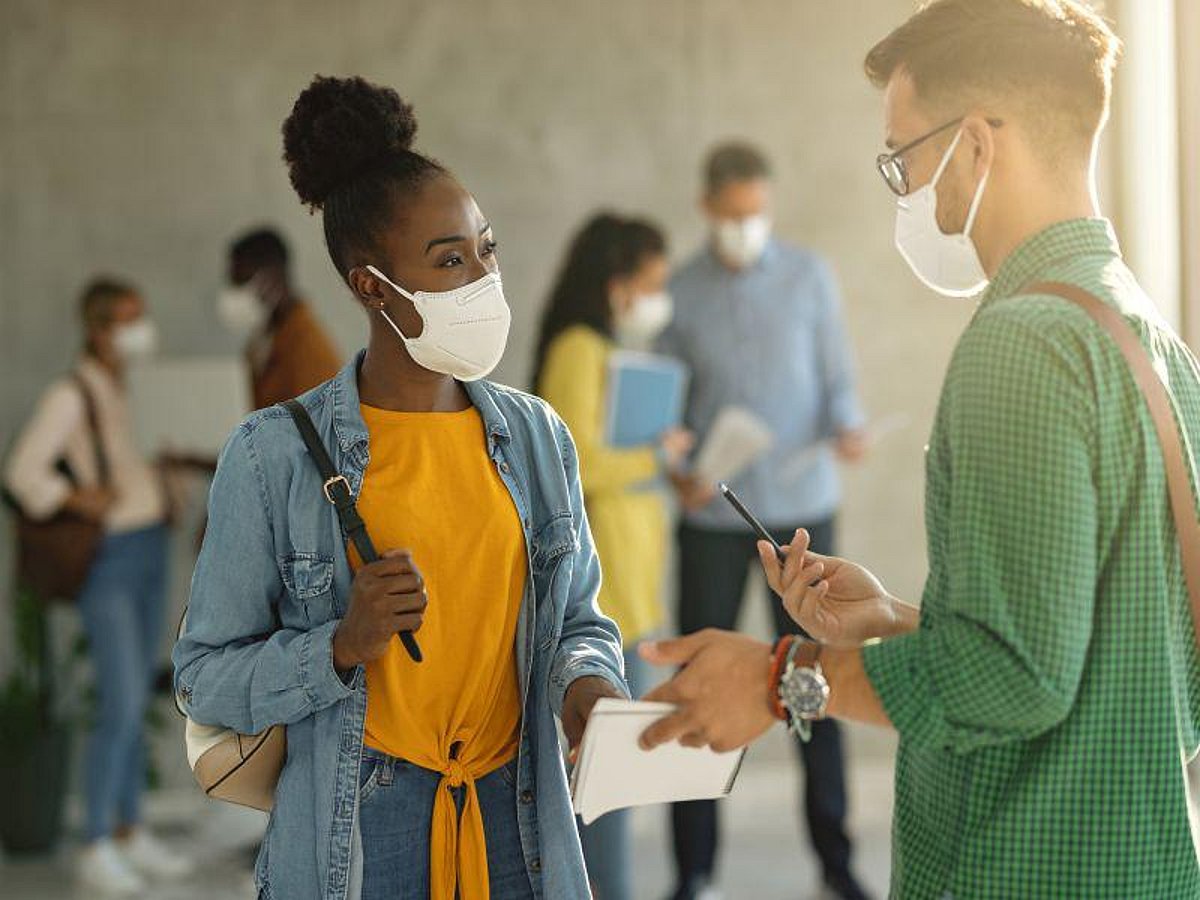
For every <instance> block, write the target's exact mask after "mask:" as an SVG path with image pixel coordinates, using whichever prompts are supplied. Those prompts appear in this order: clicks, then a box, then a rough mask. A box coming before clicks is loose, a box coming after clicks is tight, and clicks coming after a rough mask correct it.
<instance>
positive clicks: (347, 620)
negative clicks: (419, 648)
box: [333, 550, 429, 672]
mask: <svg viewBox="0 0 1200 900" xmlns="http://www.w3.org/2000/svg"><path fill="white" fill-rule="evenodd" d="M428 605H429V597H428V595H427V594H426V593H425V579H423V578H422V577H421V573H420V571H418V569H417V567H416V565H415V564H414V563H413V561H412V556H411V555H410V554H409V552H408V551H407V550H389V551H388V552H387V553H385V554H383V556H382V558H381V559H379V560H377V561H376V562H373V563H371V564H369V565H365V566H362V567H361V568H360V569H359V570H358V571H357V572H355V573H354V584H353V586H352V588H351V590H350V607H349V609H347V610H346V615H345V617H344V618H343V619H342V621H341V624H340V625H338V628H337V631H336V632H335V633H334V635H333V666H334V668H335V669H337V670H338V672H346V671H347V670H348V669H351V668H353V667H354V666H356V665H358V664H359V663H365V662H371V661H372V660H375V659H378V658H379V657H381V656H383V654H384V653H385V652H386V651H387V648H388V644H389V643H390V642H391V640H392V638H393V637H394V636H395V635H397V634H399V633H400V632H402V631H420V629H421V623H422V622H423V621H424V619H425V607H426V606H428Z"/></svg>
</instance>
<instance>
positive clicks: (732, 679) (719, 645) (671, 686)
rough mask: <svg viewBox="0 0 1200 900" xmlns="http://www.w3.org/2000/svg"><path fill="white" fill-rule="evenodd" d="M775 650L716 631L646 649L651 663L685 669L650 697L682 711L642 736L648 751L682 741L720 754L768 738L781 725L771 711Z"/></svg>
mask: <svg viewBox="0 0 1200 900" xmlns="http://www.w3.org/2000/svg"><path fill="white" fill-rule="evenodd" d="M771 649H772V648H771V645H770V644H765V643H763V642H762V641H757V640H755V639H754V638H749V637H746V636H745V635H741V634H734V633H733V632H729V631H716V630H715V629H711V628H710V629H708V630H706V631H701V632H699V633H698V634H693V635H689V636H688V637H682V638H677V639H676V640H673V641H658V642H647V643H644V644H642V646H641V653H642V656H643V657H644V658H645V659H646V660H647V661H649V662H651V663H654V664H655V665H660V666H665V665H673V666H681V667H683V668H682V670H681V671H680V672H679V673H678V674H676V675H675V677H674V678H672V679H671V680H670V681H668V682H667V683H666V684H664V685H662V686H661V687H659V688H657V689H655V690H653V691H651V692H650V693H649V694H647V695H646V698H645V699H647V700H657V701H659V702H663V703H674V704H675V705H677V706H678V707H679V709H678V710H677V711H676V712H674V713H672V714H671V715H669V716H667V717H666V718H664V719H661V720H659V721H658V722H656V723H655V724H653V725H651V726H650V727H649V728H648V729H646V731H645V732H643V734H642V739H641V745H642V747H643V749H646V750H652V749H654V748H655V747H657V746H659V745H660V744H666V743H669V742H670V741H675V740H678V741H679V743H681V744H683V745H684V746H685V747H712V749H713V750H716V751H717V752H718V753H721V752H725V751H727V750H736V749H738V748H739V747H744V746H746V745H747V744H749V743H751V742H752V741H754V740H755V739H756V738H758V737H760V736H761V735H762V734H764V733H765V732H766V731H767V730H768V729H770V727H771V726H772V725H773V724H775V722H777V721H778V719H776V718H775V714H774V712H773V711H772V709H771V698H770V680H771Z"/></svg>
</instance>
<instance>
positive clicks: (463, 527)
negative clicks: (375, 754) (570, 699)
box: [358, 405, 528, 900]
mask: <svg viewBox="0 0 1200 900" xmlns="http://www.w3.org/2000/svg"><path fill="white" fill-rule="evenodd" d="M361 409H362V414H363V418H364V420H365V421H366V424H367V430H368V432H369V433H370V448H371V459H370V463H369V464H368V465H367V470H366V473H365V475H364V479H363V486H362V491H361V493H360V496H359V498H358V509H359V512H360V513H361V514H362V517H363V520H364V521H365V522H366V525H367V530H368V532H369V534H370V535H371V539H372V541H373V542H374V544H375V547H376V549H377V550H378V551H379V552H380V553H381V554H382V553H383V552H385V551H386V550H390V549H407V550H410V551H411V552H412V557H413V562H414V563H415V564H416V567H417V568H418V569H419V570H420V572H421V575H422V576H423V577H424V579H425V590H426V592H427V593H428V596H429V607H428V609H427V610H426V611H425V619H424V624H423V626H422V628H421V631H420V632H419V633H418V635H417V640H418V642H419V643H420V645H421V651H422V655H423V656H424V662H421V663H414V662H413V661H412V660H411V659H409V657H408V654H407V653H406V652H405V651H404V647H403V645H402V644H401V643H400V639H399V638H393V639H392V643H391V646H390V647H389V648H388V651H387V653H385V654H384V655H383V656H382V657H380V658H379V659H377V660H375V661H374V662H372V663H368V664H367V667H366V676H367V719H366V728H365V732H364V735H363V741H364V743H365V744H367V745H368V746H370V747H373V748H374V749H376V750H380V751H382V752H384V753H387V754H389V755H391V756H395V757H399V758H400V759H404V760H407V761H408V762H410V763H413V764H415V765H418V766H421V767H422V768H425V769H430V770H434V771H438V772H442V773H443V775H444V778H443V782H442V785H441V786H440V788H439V790H438V792H437V799H436V801H435V805H434V811H433V823H432V826H431V828H432V830H431V837H432V848H431V852H432V857H431V877H432V884H431V888H432V891H431V896H432V897H434V898H443V897H445V898H453V897H454V896H455V889H456V887H457V889H458V890H459V891H460V893H461V896H462V898H463V900H477V898H486V897H487V896H488V878H487V855H486V846H485V843H484V832H483V820H482V817H481V816H480V810H479V800H478V798H477V797H476V795H475V779H477V778H480V777H482V776H483V775H486V774H487V773H489V772H491V771H493V770H495V769H497V768H499V767H500V766H502V765H504V764H505V763H507V762H509V761H511V760H512V759H513V757H515V756H516V754H517V746H518V741H519V735H520V720H521V699H520V686H519V684H518V677H517V663H516V632H517V618H518V615H519V613H520V609H521V601H522V597H523V596H524V592H525V581H526V572H527V570H528V563H527V558H526V549H525V536H524V531H523V530H522V527H521V520H520V516H519V515H518V513H517V509H516V506H515V505H514V504H513V501H512V497H511V496H510V495H509V493H508V490H507V488H505V486H504V483H503V482H502V481H501V480H500V475H499V473H498V472H497V471H496V466H495V463H493V462H492V460H491V459H490V458H489V457H488V453H487V439H486V436H485V434H484V428H483V421H482V419H481V418H480V416H479V413H478V412H477V411H476V410H475V409H473V408H472V409H468V410H466V411H464V412H459V413H404V412H392V411H389V410H382V409H376V408H373V407H370V406H366V405H363V406H362V407H361ZM455 748H457V750H456V749H455ZM460 785H465V786H466V787H467V800H466V806H465V808H464V810H463V816H462V824H461V830H460V825H459V820H458V816H457V811H456V809H455V806H454V800H453V797H452V796H451V794H450V792H449V791H448V790H445V789H444V788H446V787H448V786H453V787H458V786H460Z"/></svg>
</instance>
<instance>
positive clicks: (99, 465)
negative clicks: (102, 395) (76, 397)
mask: <svg viewBox="0 0 1200 900" xmlns="http://www.w3.org/2000/svg"><path fill="white" fill-rule="evenodd" d="M71 377H72V378H73V379H74V380H75V384H76V386H77V387H78V388H79V393H80V394H82V395H83V411H84V415H85V418H86V420H87V426H88V435H89V437H91V440H92V453H93V454H94V456H95V459H96V479H97V482H98V484H99V485H100V487H102V488H106V487H108V486H109V485H110V484H111V482H112V471H111V469H110V467H109V464H108V453H107V452H105V450H104V436H103V434H102V433H101V431H100V416H99V414H98V413H97V412H96V399H95V398H94V397H93V396H92V391H91V388H89V387H88V386H87V381H85V380H84V377H83V376H82V375H81V374H80V373H79V372H74V373H72V375H71Z"/></svg>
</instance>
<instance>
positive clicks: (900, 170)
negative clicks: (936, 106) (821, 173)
mask: <svg viewBox="0 0 1200 900" xmlns="http://www.w3.org/2000/svg"><path fill="white" fill-rule="evenodd" d="M965 118H966V116H959V117H958V118H957V119H953V120H951V121H949V122H947V123H946V124H945V125H939V126H938V127H937V128H935V129H933V131H927V132H925V134H923V135H921V136H920V137H919V138H917V139H916V140H915V141H909V142H908V143H907V144H905V145H904V146H903V147H901V148H900V149H899V150H893V151H892V152H891V153H880V154H879V156H877V157H875V168H877V169H878V170H879V174H880V175H882V176H883V180H884V182H885V183H886V184H887V186H888V187H889V188H890V189H891V191H892V193H893V194H895V195H896V196H897V197H905V196H907V195H908V190H909V184H908V163H907V162H906V161H905V159H904V155H905V154H906V153H908V152H909V151H911V150H913V149H915V148H916V147H918V146H920V145H921V144H923V143H925V142H926V141H927V140H929V139H930V138H931V137H936V136H937V135H939V134H941V133H942V132H943V131H946V130H948V129H950V128H954V127H955V126H958V125H961V124H962V122H963V119H965ZM987 123H988V124H989V125H991V126H992V127H993V128H999V127H1000V126H1001V125H1003V124H1004V122H1003V121H1002V120H1000V119H988V120H987Z"/></svg>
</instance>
